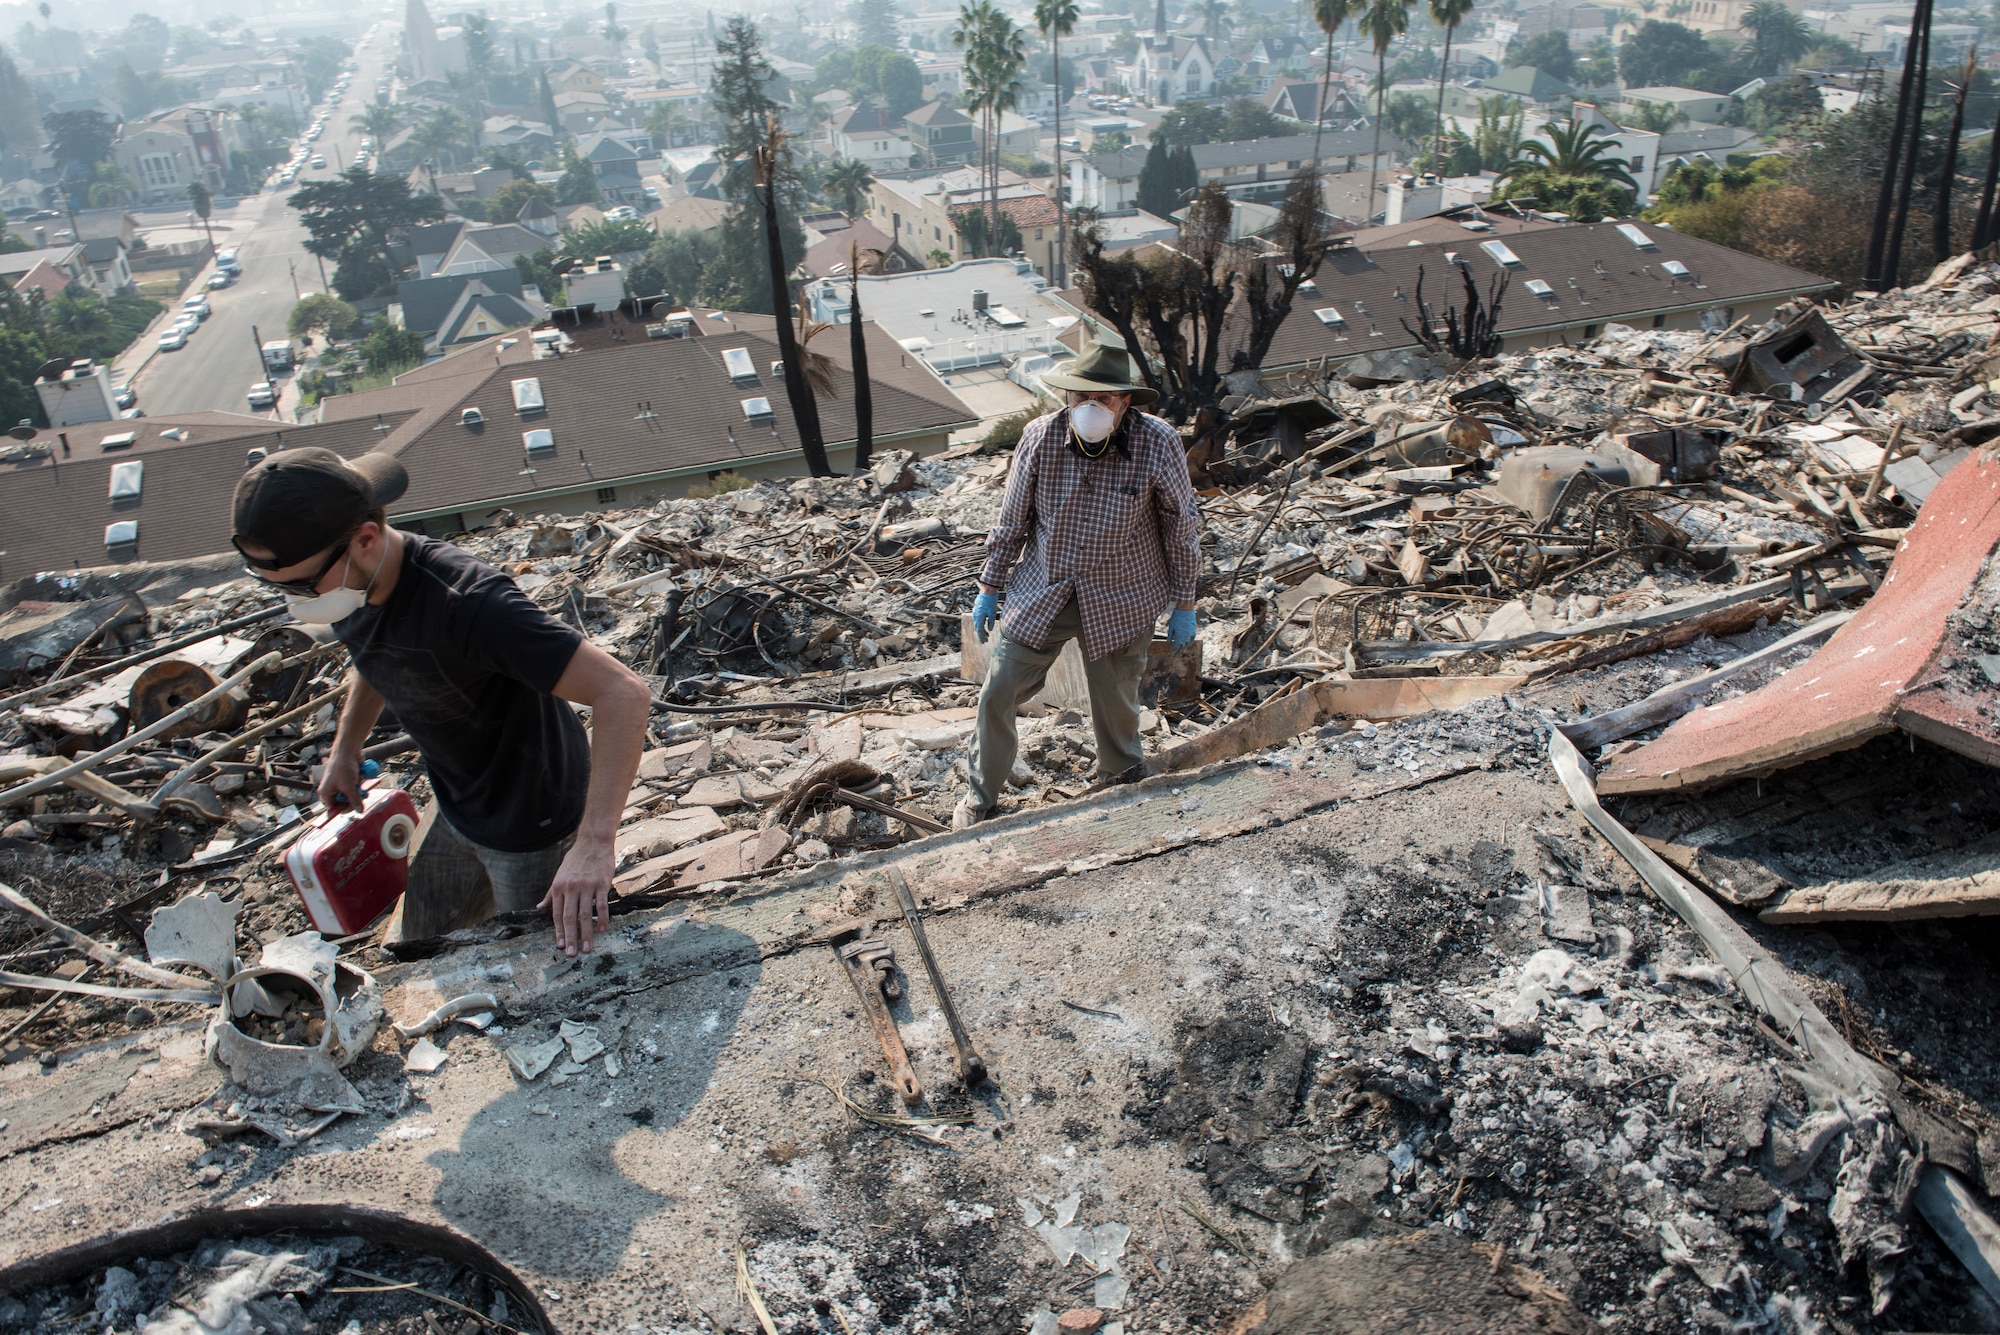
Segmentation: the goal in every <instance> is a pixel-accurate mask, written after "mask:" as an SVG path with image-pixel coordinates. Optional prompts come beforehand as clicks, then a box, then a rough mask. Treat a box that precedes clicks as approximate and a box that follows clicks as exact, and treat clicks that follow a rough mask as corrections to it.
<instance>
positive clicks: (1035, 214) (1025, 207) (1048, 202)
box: [952, 195, 1056, 227]
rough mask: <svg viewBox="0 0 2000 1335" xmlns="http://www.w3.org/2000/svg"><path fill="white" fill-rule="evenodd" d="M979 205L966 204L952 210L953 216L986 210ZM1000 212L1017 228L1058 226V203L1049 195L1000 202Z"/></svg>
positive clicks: (1018, 197) (1024, 196)
mask: <svg viewBox="0 0 2000 1335" xmlns="http://www.w3.org/2000/svg"><path fill="white" fill-rule="evenodd" d="M984 207H985V205H983V204H979V203H972V204H964V205H961V206H960V207H958V208H955V209H953V210H952V214H953V216H957V215H959V214H962V213H972V212H974V211H975V210H978V209H981V208H984ZM1000 212H1002V213H1004V214H1006V215H1007V216H1008V217H1009V218H1012V219H1013V220H1014V225H1015V226H1016V227H1054V226H1055V225H1056V202H1055V201H1054V200H1053V199H1050V198H1049V197H1048V196H1047V195H1019V196H1016V197H1015V198H1013V199H1003V200H1001V201H1000Z"/></svg>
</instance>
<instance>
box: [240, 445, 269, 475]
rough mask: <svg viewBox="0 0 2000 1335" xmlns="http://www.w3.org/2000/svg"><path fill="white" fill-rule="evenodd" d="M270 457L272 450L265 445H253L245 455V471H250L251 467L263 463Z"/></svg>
mask: <svg viewBox="0 0 2000 1335" xmlns="http://www.w3.org/2000/svg"><path fill="white" fill-rule="evenodd" d="M270 457H271V452H270V451H269V450H267V449H265V448H264V447H263V446H261V445H258V446H253V447H252V448H251V449H250V451H249V452H248V453H246V454H245V455H244V456H243V469H244V471H245V472H248V471H249V470H250V469H252V468H255V467H256V466H257V465H258V464H261V463H263V462H264V461H265V460H266V459H268V458H270Z"/></svg>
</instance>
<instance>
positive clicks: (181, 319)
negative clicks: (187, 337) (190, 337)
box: [174, 311, 201, 334]
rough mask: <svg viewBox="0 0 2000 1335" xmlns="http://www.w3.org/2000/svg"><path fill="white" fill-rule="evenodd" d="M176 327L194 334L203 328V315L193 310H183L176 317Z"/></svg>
mask: <svg viewBox="0 0 2000 1335" xmlns="http://www.w3.org/2000/svg"><path fill="white" fill-rule="evenodd" d="M174 328H176V329H179V330H181V331H183V332H184V333H189V334H192V333H193V332H194V331H195V330H197V329H199V328H201V317H200V316H199V315H196V314H195V313H194V312H192V311H182V312H181V313H180V314H179V315H176V316H175V317H174Z"/></svg>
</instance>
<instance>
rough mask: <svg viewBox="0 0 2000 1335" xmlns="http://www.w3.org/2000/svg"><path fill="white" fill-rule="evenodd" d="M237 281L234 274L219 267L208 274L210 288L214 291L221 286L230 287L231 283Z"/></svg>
mask: <svg viewBox="0 0 2000 1335" xmlns="http://www.w3.org/2000/svg"><path fill="white" fill-rule="evenodd" d="M235 281H236V280H235V278H234V277H233V276H232V275H230V274H227V273H224V272H223V271H222V270H220V269H218V270H216V271H215V272H214V273H212V274H210V275H209V276H208V290H209V291H211V292H214V291H216V290H218V289H220V288H225V287H228V286H229V285H230V284H231V283H233V282H235Z"/></svg>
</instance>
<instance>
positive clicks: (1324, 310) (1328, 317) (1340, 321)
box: [1313, 306, 1347, 329]
mask: <svg viewBox="0 0 2000 1335" xmlns="http://www.w3.org/2000/svg"><path fill="white" fill-rule="evenodd" d="M1313 314H1314V315H1317V316H1318V317H1319V322H1320V323H1321V324H1323V325H1325V326H1326V327H1327V328H1328V329H1338V328H1340V327H1341V326H1342V325H1345V324H1346V323H1347V317H1346V316H1344V315H1342V314H1341V313H1340V308H1339V307H1337V306H1322V307H1320V308H1319V309H1318V310H1316V311H1314V312H1313Z"/></svg>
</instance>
